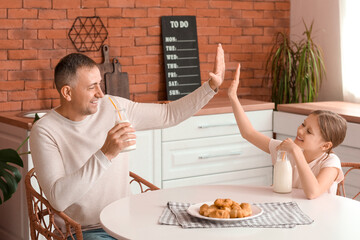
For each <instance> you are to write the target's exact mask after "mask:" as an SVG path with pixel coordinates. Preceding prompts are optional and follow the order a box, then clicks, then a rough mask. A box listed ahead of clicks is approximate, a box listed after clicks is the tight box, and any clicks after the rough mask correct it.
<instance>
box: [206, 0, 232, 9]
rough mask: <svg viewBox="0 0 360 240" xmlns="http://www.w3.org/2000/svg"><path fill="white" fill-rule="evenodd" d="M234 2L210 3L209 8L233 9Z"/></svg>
mask: <svg viewBox="0 0 360 240" xmlns="http://www.w3.org/2000/svg"><path fill="white" fill-rule="evenodd" d="M231 2H232V1H209V8H232V3H231Z"/></svg>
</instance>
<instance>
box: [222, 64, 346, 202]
mask: <svg viewBox="0 0 360 240" xmlns="http://www.w3.org/2000/svg"><path fill="white" fill-rule="evenodd" d="M239 78H240V64H239V65H238V67H237V69H236V73H235V77H234V80H233V81H232V84H231V86H230V87H229V89H228V95H229V98H230V102H231V106H232V109H233V111H234V115H235V118H236V122H237V125H238V127H239V130H240V133H241V135H242V136H243V137H244V138H245V139H246V140H248V141H249V142H250V143H252V144H254V145H255V146H256V147H258V148H260V149H261V150H263V151H265V152H267V153H270V154H271V159H272V162H273V164H275V161H276V156H277V151H278V150H284V151H286V152H287V153H288V156H289V159H290V162H291V165H292V167H293V187H294V188H302V189H303V190H304V193H305V195H306V197H307V198H308V199H314V198H316V197H318V196H320V195H321V194H323V193H324V192H328V193H331V194H336V189H337V184H338V183H339V182H341V181H342V180H343V179H344V174H343V172H342V169H341V162H340V159H339V158H338V157H337V156H336V155H335V154H334V153H333V152H332V149H333V148H335V147H336V146H338V145H339V144H341V143H342V141H343V140H344V138H345V135H346V129H347V125H346V120H345V119H344V118H342V117H341V116H339V115H338V114H336V113H333V112H330V111H322V110H318V111H314V112H312V113H311V114H310V115H309V116H308V117H307V118H306V119H305V120H304V122H303V123H302V124H301V125H300V126H299V127H298V129H297V134H296V138H295V140H292V139H290V138H287V139H285V140H284V141H279V140H275V139H271V138H269V137H267V136H265V135H263V134H262V133H260V132H258V131H256V130H255V129H254V128H253V127H252V125H251V122H250V121H249V119H248V118H247V116H246V115H245V112H244V110H243V108H242V106H241V104H240V102H239V100H238V97H237V88H238V85H239Z"/></svg>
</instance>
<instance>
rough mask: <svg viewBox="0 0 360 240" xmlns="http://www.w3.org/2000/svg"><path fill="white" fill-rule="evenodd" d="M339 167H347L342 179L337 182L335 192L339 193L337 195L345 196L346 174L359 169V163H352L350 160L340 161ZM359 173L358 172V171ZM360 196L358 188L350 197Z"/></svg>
mask: <svg viewBox="0 0 360 240" xmlns="http://www.w3.org/2000/svg"><path fill="white" fill-rule="evenodd" d="M341 167H343V168H348V169H347V170H346V172H345V174H344V180H343V181H341V182H340V183H339V184H338V189H337V192H336V194H337V195H339V196H344V197H346V192H345V181H346V180H347V177H348V174H349V173H350V172H351V171H353V170H360V163H352V162H342V163H341ZM359 174H360V172H359ZM359 196H360V190H359V192H358V193H356V194H355V195H354V196H353V197H352V199H356V198H357V197H359Z"/></svg>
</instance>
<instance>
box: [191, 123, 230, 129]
mask: <svg viewBox="0 0 360 240" xmlns="http://www.w3.org/2000/svg"><path fill="white" fill-rule="evenodd" d="M230 126H237V124H236V123H223V124H206V125H199V126H198V128H212V127H230Z"/></svg>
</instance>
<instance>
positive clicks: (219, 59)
mask: <svg viewBox="0 0 360 240" xmlns="http://www.w3.org/2000/svg"><path fill="white" fill-rule="evenodd" d="M209 75H210V80H209V85H210V87H211V88H212V89H213V90H214V91H215V90H217V89H218V88H219V87H220V85H221V84H222V83H223V81H224V77H225V57H224V49H223V48H222V46H221V44H220V43H219V44H218V47H217V50H216V57H215V65H214V72H210V73H209Z"/></svg>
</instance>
